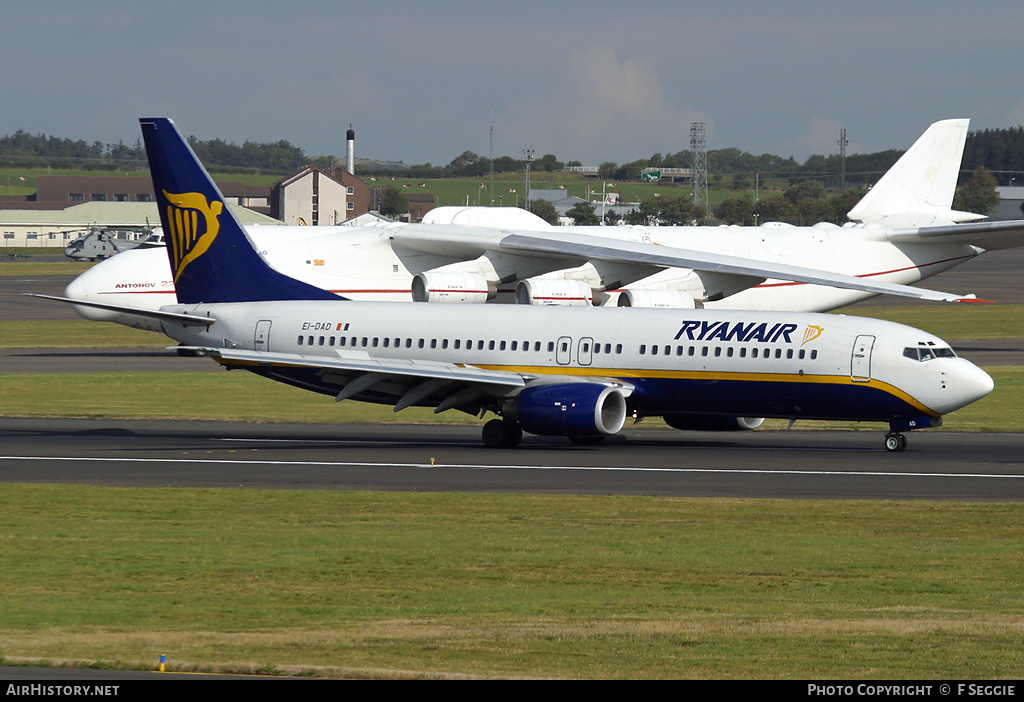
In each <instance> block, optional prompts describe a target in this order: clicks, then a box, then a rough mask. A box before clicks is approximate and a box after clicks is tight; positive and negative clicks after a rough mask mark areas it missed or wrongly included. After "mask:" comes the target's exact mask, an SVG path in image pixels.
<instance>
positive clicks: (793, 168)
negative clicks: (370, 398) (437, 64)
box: [0, 127, 1024, 190]
mask: <svg viewBox="0 0 1024 702" xmlns="http://www.w3.org/2000/svg"><path fill="white" fill-rule="evenodd" d="M188 141H189V144H190V145H191V146H192V148H193V150H194V151H195V152H196V154H197V155H198V156H199V158H200V160H202V162H203V163H204V164H205V165H206V166H207V168H210V169H211V170H217V169H224V170H233V169H247V170H254V171H255V170H264V171H281V172H293V171H295V170H298V169H300V168H303V167H305V166H307V165H310V164H313V165H317V166H320V167H325V168H330V167H332V166H333V165H334V157H333V156H332V155H327V156H309V155H307V154H306V153H305V152H304V151H303V149H301V148H300V147H298V146H295V145H293V144H291V143H289V142H288V141H286V140H283V139H282V140H280V141H276V142H272V143H259V142H252V141H246V142H245V143H243V144H242V145H237V144H233V143H230V142H226V141H224V140H222V139H210V140H206V141H204V140H201V139H196V138H195V137H194V136H191V137H189V138H188ZM902 154H903V152H902V151H900V150H896V149H892V150H888V151H880V152H877V153H873V154H852V155H849V156H847V157H846V163H845V173H846V185H847V186H849V187H852V188H856V187H862V186H864V185H867V184H871V183H874V182H875V181H876V180H877V179H878V177H879V176H880V175H881V174H882V173H884V172H885V171H886V170H888V169H889V168H890V167H891V166H892V165H893V164H894V163H895V162H896V161H897V159H899V157H900V156H901V155H902ZM706 156H707V164H708V173H709V185H711V187H713V188H716V189H727V190H749V189H752V188H753V187H754V181H755V179H757V178H758V177H760V178H762V179H764V178H769V177H770V178H773V179H776V180H778V179H781V180H783V182H785V183H788V184H790V185H793V184H796V183H798V182H801V181H805V180H817V181H819V182H821V183H822V184H823V185H825V186H827V187H830V188H833V189H835V188H838V187H839V185H840V183H839V182H838V180H839V173H840V171H841V170H842V164H841V163H840V157H839V156H838V155H830V156H823V155H814V156H811V157H810V158H808V159H807V160H806V161H804V162H803V163H802V164H801V163H798V162H797V161H796V159H794V158H793V157H789V158H783V157H780V156H776V155H773V154H761V155H760V156H755V155H753V154H750V153H747V152H745V151H741V150H740V149H736V148H724V149H712V150H710V151H708V152H707V154H706ZM0 159H2V160H3V161H6V162H8V163H10V164H11V165H12V166H20V167H35V168H38V167H45V166H51V167H69V168H86V169H119V170H125V169H133V168H143V169H144V168H145V167H146V154H145V149H144V148H143V145H142V141H141V139H137V140H136V141H135V143H134V144H132V145H127V144H125V143H124V142H118V143H117V144H107V143H104V142H100V141H94V142H91V143H90V142H86V141H83V140H77V141H75V140H72V139H62V138H58V137H54V136H47V135H45V134H30V133H28V132H26V131H24V130H18V131H17V132H15V133H14V134H11V135H7V136H3V137H0ZM693 164H694V155H693V152H692V151H690V150H683V151H678V152H676V153H666V154H662V153H655V154H653V155H651V156H650V157H649V158H642V159H637V160H636V161H632V162H630V163H621V164H620V163H614V162H611V161H606V162H604V163H602V164H600V166H599V172H598V176H599V177H601V178H605V179H609V180H620V181H631V180H639V179H640V174H641V172H642V171H643V170H644V169H645V168H655V169H657V168H692V167H693ZM529 165H530V168H531V170H532V171H534V172H553V171H560V170H563V169H565V168H571V167H573V166H580V165H582V164H581V163H580V162H579V161H566V162H563V161H561V160H559V159H558V157H557V156H555V155H554V154H544V155H543V156H541V157H539V158H535V159H533V160H531V161H530V162H529ZM526 166H527V161H526V159H525V158H513V157H511V156H500V157H498V158H495V159H493V163H492V159H490V158H488V157H486V156H480V155H478V154H476V153H474V152H472V151H464V152H462V153H461V154H459V155H458V156H456V157H455V158H453V159H452V160H451V161H450V162H449V163H448V164H447V165H443V166H439V165H433V164H431V163H424V164H417V165H412V166H407V167H405V168H404V170H403V171H402V172H403V175H405V176H406V177H410V178H464V177H471V178H476V177H483V176H485V175H487V174H489V173H491V172H492V168H493V172H494V173H522V172H523V171H525V170H526ZM978 166H984V167H986V168H988V169H989V170H990V171H991V172H992V175H993V177H994V178H995V179H996V182H997V183H998V184H999V185H1008V184H1010V183H1011V182H1014V183H1020V184H1024V127H1011V128H1009V129H985V130H982V131H975V132H970V133H969V134H968V136H967V143H966V146H965V148H964V158H963V165H962V169H963V170H962V173H963V174H964V175H963V176H962V179H961V182H963V181H965V180H966V178H967V177H968V176H969V175H970V174H971V173H973V171H974V170H975V169H976V168H977V167H978ZM360 172H361V173H365V174H367V175H390V174H393V173H394V168H393V167H391V168H387V167H383V166H378V167H372V166H366V167H360Z"/></svg>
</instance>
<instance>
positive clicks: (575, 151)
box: [508, 46, 711, 165]
mask: <svg viewBox="0 0 1024 702" xmlns="http://www.w3.org/2000/svg"><path fill="white" fill-rule="evenodd" d="M555 75H556V79H555V80H553V81H552V82H551V84H550V87H548V88H547V90H545V91H544V92H543V94H542V95H541V96H539V97H534V98H532V99H530V100H528V101H524V102H521V103H519V104H517V105H514V106H513V107H512V108H510V110H509V112H510V117H509V120H508V122H509V125H510V126H509V129H510V131H512V132H513V134H512V138H514V139H519V140H527V141H529V142H530V144H532V145H533V146H535V147H536V148H537V151H538V153H555V154H556V155H557V156H558V157H559V158H561V159H562V160H574V159H575V160H587V159H590V160H593V159H600V160H602V161H617V162H627V161H633V160H635V159H638V158H644V157H646V156H650V155H651V154H653V153H655V152H657V151H661V152H665V151H668V150H672V151H678V150H682V149H685V148H688V146H689V133H690V123H691V122H694V121H700V122H708V123H710V121H711V120H710V118H709V116H708V115H707V114H706V113H704V112H701V111H699V110H695V109H692V108H687V107H678V106H676V105H674V104H672V102H673V101H672V100H671V99H670V96H669V95H667V93H666V90H665V86H664V85H663V83H662V82H661V80H660V79H659V78H658V75H657V71H656V69H655V65H654V62H653V61H651V60H649V59H645V58H634V59H629V60H621V59H619V57H618V55H617V54H616V51H615V49H614V48H612V47H609V46H593V47H591V48H589V49H587V50H585V51H582V52H578V53H575V54H572V55H570V56H569V57H568V58H567V59H566V61H565V63H564V66H563V67H562V68H561V70H560V71H556V72H555ZM524 127H525V129H524ZM708 127H709V131H710V128H711V125H710V124H709V125H708ZM517 130H522V133H516V131H517ZM530 144H526V143H525V141H524V145H530ZM588 165H597V164H590V163H588Z"/></svg>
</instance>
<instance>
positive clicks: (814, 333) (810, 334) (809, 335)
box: [800, 324, 825, 346]
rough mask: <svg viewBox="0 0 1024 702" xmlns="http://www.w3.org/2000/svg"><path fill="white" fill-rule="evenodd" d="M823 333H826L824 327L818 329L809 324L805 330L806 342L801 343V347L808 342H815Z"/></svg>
mask: <svg viewBox="0 0 1024 702" xmlns="http://www.w3.org/2000/svg"><path fill="white" fill-rule="evenodd" d="M823 331H825V328H824V327H818V326H815V325H813V324H808V325H807V328H806V329H804V340H803V341H802V342H800V345H801V346H803V345H804V344H806V343H807V342H808V341H814V340H815V339H817V338H818V337H819V336H821V333H822V332H823Z"/></svg>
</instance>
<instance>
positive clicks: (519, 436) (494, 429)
mask: <svg viewBox="0 0 1024 702" xmlns="http://www.w3.org/2000/svg"><path fill="white" fill-rule="evenodd" d="M483 440H484V444H485V445H486V446H488V447H489V448H512V447H513V446H518V445H519V442H520V441H522V440H523V429H522V427H520V426H519V425H518V424H513V423H512V422H506V421H504V420H502V419H492V420H491V421H489V422H487V424H484V430H483Z"/></svg>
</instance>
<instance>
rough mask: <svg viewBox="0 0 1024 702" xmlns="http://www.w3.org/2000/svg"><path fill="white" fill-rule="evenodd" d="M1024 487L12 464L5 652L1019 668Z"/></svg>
mask: <svg viewBox="0 0 1024 702" xmlns="http://www.w3.org/2000/svg"><path fill="white" fill-rule="evenodd" d="M1022 510H1024V506H1022V505H1020V504H970V503H955V502H948V503H910V502H828V503H823V502H816V501H815V502H811V501H777V500H723V499H675V498H653V497H615V496H597V497H577V496H554V495H552V496H543V495H460V494H417V493H372V492H350V491H338V492H334V491H315V492H308V491H289V490H280V491H259V490H227V489H216V490H180V489H161V490H145V489H114V488H95V487H69V486H46V485H10V484H8V485H2V486H0V538H2V539H3V543H4V567H3V569H2V570H0V598H2V601H3V602H4V606H3V607H2V608H0V632H2V633H0V652H2V654H3V657H4V662H7V663H16V662H25V661H28V660H32V661H35V662H46V663H50V664H54V663H58V662H65V661H72V662H73V661H89V662H90V663H91V664H93V665H101V666H111V667H148V668H152V667H154V666H155V664H156V661H157V659H158V657H159V656H160V655H166V656H167V660H168V665H169V667H170V669H171V670H182V669H199V670H239V671H241V670H246V671H263V672H287V673H291V674H306V675H325V676H333V677H341V676H347V677H368V678H394V677H446V676H451V677H456V676H457V677H462V676H483V677H501V678H509V677H539V678H552V677H557V678H604V679H620V678H651V679H654V678H730V679H796V680H799V679H813V678H825V679H837V678H838V679H951V678H953V679H992V678H1001V677H1009V678H1015V677H1017V676H1019V674H1020V669H1021V665H1022V663H1024V648H1022V647H1021V646H1020V630H1021V626H1022V625H1024V618H1022V615H1021V611H1022V604H1024V603H1022V601H1021V600H1022V598H1024V594H1022V593H1024V589H1022V588H1021V582H1020V567H1019V561H1020V530H1019V525H1020V521H1021V518H1022V517H1024V512H1022Z"/></svg>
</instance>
